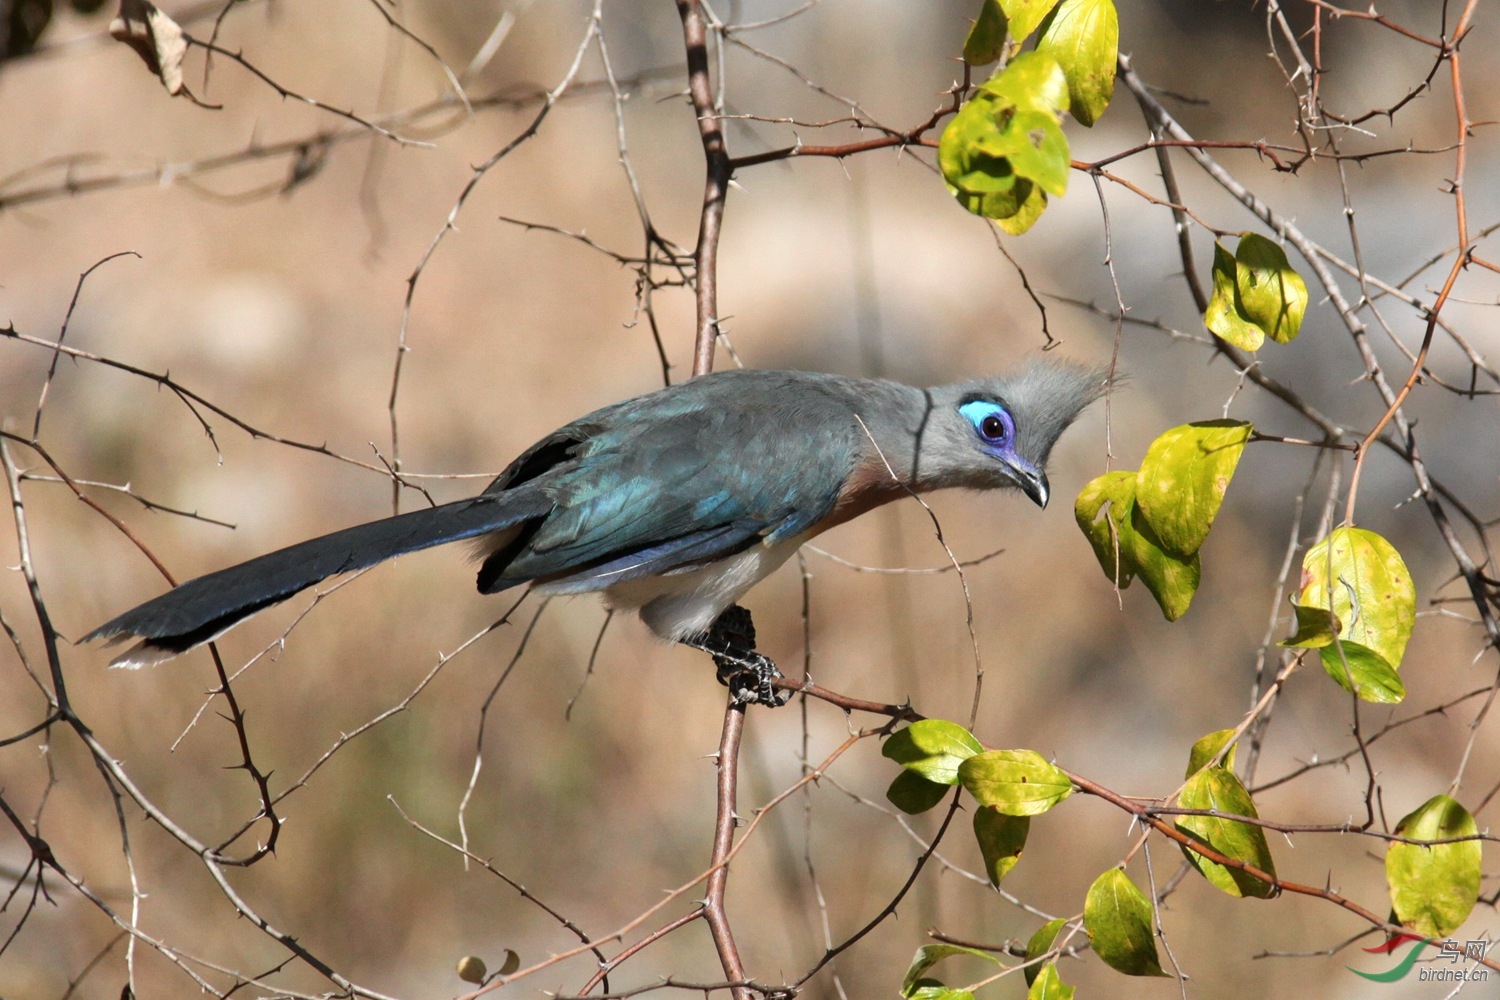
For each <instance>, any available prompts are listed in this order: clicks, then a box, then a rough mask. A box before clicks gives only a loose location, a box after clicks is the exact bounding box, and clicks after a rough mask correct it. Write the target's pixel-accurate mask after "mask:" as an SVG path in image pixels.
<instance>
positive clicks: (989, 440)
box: [958, 399, 1015, 447]
mask: <svg viewBox="0 0 1500 1000" xmlns="http://www.w3.org/2000/svg"><path fill="white" fill-rule="evenodd" d="M958 412H959V413H962V414H963V415H964V418H965V419H967V420H968V421H969V426H971V427H973V428H974V433H975V434H978V435H979V437H980V440H982V441H983V442H984V443H985V444H987V445H989V446H991V447H1000V446H1002V445H1004V444H1005V443H1006V441H1007V440H1008V439H1009V438H1010V437H1011V436H1012V435H1013V434H1014V433H1015V432H1014V429H1013V428H1014V425H1013V424H1012V423H1011V422H1010V414H1009V413H1006V412H1005V407H1003V406H1001V405H1000V404H999V403H997V402H995V401H994V400H992V399H974V400H970V401H969V402H967V403H965V404H963V405H962V406H960V407H959V408H958Z"/></svg>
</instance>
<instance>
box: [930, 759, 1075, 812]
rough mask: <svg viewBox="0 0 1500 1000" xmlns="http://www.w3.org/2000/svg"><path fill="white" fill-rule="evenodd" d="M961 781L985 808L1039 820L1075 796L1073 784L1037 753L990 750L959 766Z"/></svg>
mask: <svg viewBox="0 0 1500 1000" xmlns="http://www.w3.org/2000/svg"><path fill="white" fill-rule="evenodd" d="M958 779H959V780H960V781H961V782H963V786H964V787H965V788H967V789H968V790H969V794H970V795H972V796H974V798H975V799H976V800H978V802H979V804H980V805H982V806H994V807H995V808H996V809H997V810H999V811H1000V812H1003V813H1005V814H1006V815H1008V816H1037V815H1040V814H1041V813H1044V812H1046V811H1047V810H1048V809H1051V808H1052V807H1053V806H1055V805H1057V804H1058V803H1059V802H1061V801H1062V800H1063V799H1065V798H1067V797H1068V796H1069V795H1071V794H1072V793H1073V782H1072V781H1070V780H1069V779H1068V776H1067V775H1066V774H1064V773H1063V772H1062V771H1061V770H1060V769H1058V768H1057V767H1055V766H1054V765H1052V764H1050V763H1048V762H1047V760H1046V758H1044V757H1043V756H1042V755H1041V754H1039V753H1037V752H1036V751H1035V750H988V751H986V752H984V753H982V754H978V755H977V756H974V757H970V758H969V759H968V760H966V761H964V762H963V763H962V764H960V765H959V768H958Z"/></svg>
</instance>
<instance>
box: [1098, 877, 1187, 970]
mask: <svg viewBox="0 0 1500 1000" xmlns="http://www.w3.org/2000/svg"><path fill="white" fill-rule="evenodd" d="M1083 929H1084V930H1085V931H1087V932H1088V935H1089V941H1090V942H1091V943H1092V945H1093V948H1094V951H1095V952H1096V953H1098V955H1099V957H1100V958H1102V959H1103V960H1104V961H1105V963H1106V964H1107V965H1109V967H1110V968H1112V969H1114V970H1116V971H1117V972H1123V973H1125V975H1127V976H1165V975H1166V973H1165V972H1163V971H1162V969H1161V962H1160V961H1159V960H1158V959H1157V957H1156V938H1155V936H1154V934H1153V933H1152V927H1151V902H1150V900H1148V899H1147V898H1146V896H1145V894H1144V893H1142V892H1141V890H1140V889H1137V888H1136V885H1135V883H1134V882H1132V881H1130V877H1129V876H1128V875H1126V874H1125V873H1124V872H1123V871H1121V870H1120V869H1118V868H1111V869H1110V870H1109V871H1107V872H1105V873H1104V874H1103V875H1100V876H1099V877H1098V878H1097V879H1095V880H1094V884H1093V885H1091V886H1090V887H1089V891H1088V895H1087V896H1085V897H1084V900H1083Z"/></svg>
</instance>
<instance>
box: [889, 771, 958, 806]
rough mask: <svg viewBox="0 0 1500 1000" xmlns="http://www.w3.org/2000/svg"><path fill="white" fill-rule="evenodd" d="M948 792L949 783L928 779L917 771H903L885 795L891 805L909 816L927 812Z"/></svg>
mask: <svg viewBox="0 0 1500 1000" xmlns="http://www.w3.org/2000/svg"><path fill="white" fill-rule="evenodd" d="M947 794H948V786H947V785H940V784H938V783H937V782H935V781H928V780H927V779H926V778H924V777H922V776H921V775H920V774H918V773H917V772H916V771H902V772H901V773H900V774H898V775H896V779H895V780H894V781H892V782H891V786H890V787H889V788H887V789H886V790H885V797H886V798H887V799H889V800H890V802H891V805H893V806H895V807H896V808H897V809H900V810H901V811H902V812H904V813H906V814H907V815H909V816H915V815H917V814H918V813H924V812H926V811H927V810H929V809H931V808H932V807H933V806H935V805H937V804H938V803H939V802H941V801H943V798H944V796H946V795H947Z"/></svg>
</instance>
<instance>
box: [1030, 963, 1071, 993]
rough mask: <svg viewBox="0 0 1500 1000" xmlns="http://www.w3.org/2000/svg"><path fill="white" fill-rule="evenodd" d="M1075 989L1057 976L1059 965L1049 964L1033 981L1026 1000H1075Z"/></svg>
mask: <svg viewBox="0 0 1500 1000" xmlns="http://www.w3.org/2000/svg"><path fill="white" fill-rule="evenodd" d="M1073 989H1074V988H1073V987H1071V986H1068V985H1067V984H1066V983H1064V982H1063V981H1062V977H1061V976H1059V975H1058V974H1057V963H1056V962H1048V963H1047V964H1046V965H1044V966H1042V971H1041V972H1040V973H1038V974H1037V976H1036V978H1034V979H1033V980H1032V981H1031V988H1030V989H1029V990H1027V991H1026V1000H1073Z"/></svg>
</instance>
